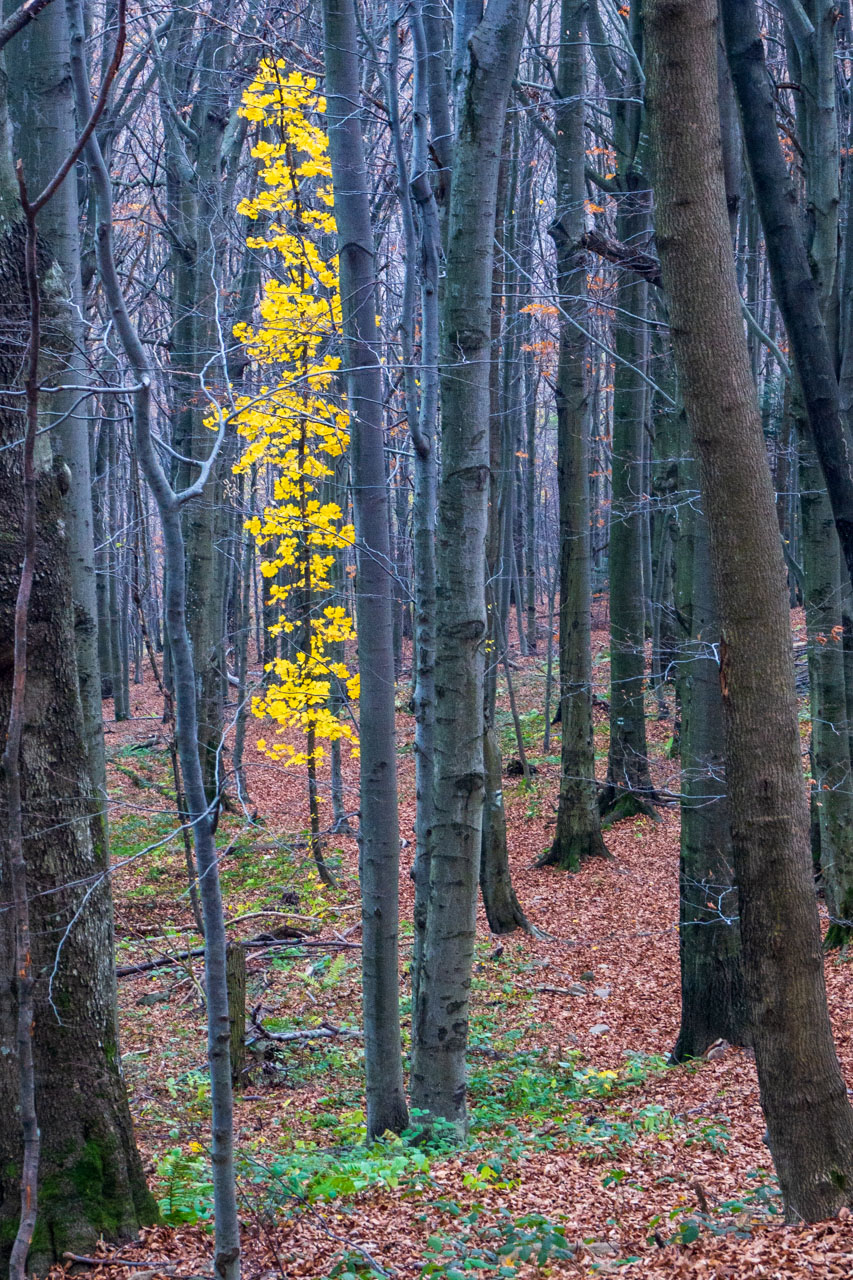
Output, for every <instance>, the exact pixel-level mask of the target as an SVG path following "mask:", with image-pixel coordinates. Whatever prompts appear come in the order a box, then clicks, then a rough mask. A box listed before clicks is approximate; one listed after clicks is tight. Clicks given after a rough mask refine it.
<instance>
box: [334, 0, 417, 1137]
mask: <svg viewBox="0 0 853 1280" xmlns="http://www.w3.org/2000/svg"><path fill="white" fill-rule="evenodd" d="M323 32H324V48H325V62H326V97H327V103H328V105H327V111H326V119H327V121H328V124H329V156H330V158H331V163H332V181H333V184H334V192H335V219H336V222H337V230H338V244H339V246H340V280H341V300H342V313H343V329H344V368H345V370H346V376H347V385H348V390H349V396H348V402H349V409H350V414H351V420H352V428H351V439H352V475H353V514H354V517H355V531H356V589H357V602H356V619H357V627H358V664H359V672H360V676H361V716H360V721H359V725H360V730H359V732H360V754H361V823H360V829H359V870H360V879H361V897H362V917H361V918H362V956H363V961H362V973H363V996H364V1056H365V1070H366V1074H367V1127H368V1131H369V1132H370V1134H372V1135H378V1134H381V1133H383V1132H384V1131H385V1130H386V1129H390V1130H392V1131H393V1132H395V1133H399V1132H400V1131H401V1129H403V1128H405V1126H406V1123H407V1121H408V1111H407V1108H406V1097H405V1091H404V1088H403V1062H402V1051H401V1041H400V997H399V973H398V915H399V901H398V876H399V860H400V832H399V825H398V817H397V761H396V751H395V740H394V649H393V625H392V615H391V611H392V579H393V572H392V571H393V566H392V564H391V559H390V548H389V541H388V491H387V488H386V484H385V460H384V453H383V434H382V401H383V394H382V372H381V366H380V363H379V348H378V334H377V326H376V306H375V297H376V276H375V268H374V249H373V230H372V227H371V223H370V205H369V199H368V181H367V168H366V164H365V155H364V139H363V136H362V122H361V115H360V113H359V110H358V107H359V56H358V43H357V35H356V17H355V9H354V4H353V0H323Z"/></svg>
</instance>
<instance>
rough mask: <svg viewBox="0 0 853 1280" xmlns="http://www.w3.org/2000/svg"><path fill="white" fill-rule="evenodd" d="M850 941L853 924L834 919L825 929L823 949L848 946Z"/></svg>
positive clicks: (852, 934)
mask: <svg viewBox="0 0 853 1280" xmlns="http://www.w3.org/2000/svg"><path fill="white" fill-rule="evenodd" d="M851 941H853V926H851V925H849V924H841V923H839V922H838V921H835V922H834V923H833V924H831V925H830V926H829V928H828V929H827V931H826V936H825V937H824V940H823V949H824V951H838V950H840V949H842V948H844V947H849V945H850V943H851Z"/></svg>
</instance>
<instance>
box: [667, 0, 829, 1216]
mask: <svg viewBox="0 0 853 1280" xmlns="http://www.w3.org/2000/svg"><path fill="white" fill-rule="evenodd" d="M646 30H647V38H648V48H649V60H648V84H647V95H648V96H647V101H648V106H649V113H650V122H651V133H652V138H653V153H654V163H655V194H656V200H657V211H656V227H657V235H658V248H659V251H660V257H661V267H662V271H663V279H664V285H665V288H666V290H667V294H668V296H669V299H670V319H671V326H672V338H673V347H674V352H675V358H676V364H677V367H678V370H679V375H680V380H681V386H682V391H683V395H684V400H685V407H686V410H687V415H688V418H689V420H690V423H691V427H692V431H693V438H694V444H695V448H696V452H697V455H698V459H699V465H700V475H701V484H702V494H703V502H704V504H705V509H706V514H707V517H708V524H709V534H710V547H711V561H712V566H713V573H714V585H715V589H716V593H717V601H718V605H719V610H720V630H721V644H720V656H721V663H720V682H721V690H722V697H723V705H724V718H725V740H726V765H727V777H728V779H729V798H730V804H731V812H732V848H733V853H734V863H735V876H736V880H737V885H738V891H739V896H740V912H741V936H742V944H743V963H744V975H745V979H746V988H747V997H748V1000H749V1008H750V1015H751V1023H752V1032H753V1043H754V1048H755V1058H756V1066H757V1069H758V1079H759V1087H760V1095H761V1105H762V1108H763V1110H764V1115H765V1118H766V1121H767V1131H768V1142H769V1145H770V1150H771V1152H772V1154H773V1158H774V1161H775V1164H776V1170H777V1174H778V1176H779V1181H780V1186H781V1188H782V1194H783V1197H784V1201H785V1207H786V1213H787V1215H788V1217H789V1218H791V1219H795V1218H802V1219H805V1220H806V1221H814V1220H816V1219H819V1218H822V1217H826V1216H828V1215H831V1214H833V1213H835V1212H837V1211H838V1209H839V1208H841V1207H842V1206H843V1205H845V1204H847V1203H848V1202H849V1201H850V1199H851V1194H853V1183H851V1177H853V1111H851V1108H850V1104H849V1102H848V1099H847V1094H846V1089H845V1085H844V1080H843V1078H842V1075H841V1070H840V1067H839V1064H838V1058H837V1056H836V1052H835V1046H834V1044H833V1040H832V1030H831V1027H830V1023H829V1016H828V1012H827V1007H826V989H825V983H824V973H823V959H822V954H821V946H820V928H819V920H818V913H817V904H816V902H815V897H814V893H813V887H812V877H811V860H810V856H809V849H808V812H807V806H806V802H805V793H804V788H803V781H802V765H801V758H800V738H799V732H798V725H797V703H796V690H795V685H794V671H793V655H792V645H791V632H790V620H789V614H788V598H787V589H786V581H785V565H784V560H783V557H782V551H781V547H780V545H779V537H778V529H777V524H776V518H775V510H774V495H773V488H772V484H771V480H770V472H769V467H768V463H767V455H766V450H765V446H764V439H763V435H762V431H761V420H760V416H759V414H758V408H757V405H756V402H755V389H754V385H753V381H752V374H751V370H750V366H749V359H748V353H747V350H746V342H745V338H744V333H743V325H742V320H741V317H740V299H739V293H738V288H737V281H736V277H735V270H734V263H733V261H732V255H731V244H730V238H729V226H728V218H727V212H726V204H725V192H724V186H723V175H722V154H721V147H720V117H719V109H718V103H717V79H716V4H715V3H714V0H698V2H697V0H693V2H689V0H650V3H649V4H648V8H647V28H646ZM735 78H736V79H737V77H735Z"/></svg>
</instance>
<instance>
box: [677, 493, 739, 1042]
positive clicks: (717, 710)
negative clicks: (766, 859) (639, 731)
mask: <svg viewBox="0 0 853 1280" xmlns="http://www.w3.org/2000/svg"><path fill="white" fill-rule="evenodd" d="M691 514H692V522H693V528H692V536H691V537H690V539H689V541H690V546H691V550H692V559H693V571H692V601H691V606H692V607H691V611H690V612H691V621H690V639H689V641H686V642H685V644H684V647H683V649H682V651H681V655H680V663H681V664H682V671H683V677H682V680H681V681H680V688H681V737H680V745H681V791H682V796H681V853H680V861H679V878H678V890H679V892H678V897H679V930H678V944H679V955H680V961H681V1026H680V1028H679V1032H678V1040H677V1041H676V1044H675V1048H674V1049H673V1051H672V1061H673V1062H683V1061H685V1060H686V1059H688V1058H698V1057H700V1056H701V1055H702V1054H703V1053H704V1052H705V1050H706V1049H707V1048H708V1046H709V1045H711V1044H713V1043H714V1041H715V1040H719V1039H723V1040H728V1042H729V1043H730V1044H748V1043H749V1031H748V1011H747V1007H746V995H745V991H744V983H743V969H742V965H741V947H740V925H739V921H738V915H739V912H738V895H737V889H736V887H735V884H734V859H733V854H732V828H731V814H730V807H729V801H728V794H727V786H726V761H725V743H724V731H723V703H722V698H721V696H720V669H719V664H718V661H717V653H718V651H719V643H720V623H719V615H718V612H717V604H716V599H715V596H714V585H713V582H712V579H711V560H710V555H709V547H708V522H707V520H706V519H705V516H704V513H703V512H701V511H695V512H693V513H691Z"/></svg>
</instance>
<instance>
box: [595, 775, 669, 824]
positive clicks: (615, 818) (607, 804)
mask: <svg viewBox="0 0 853 1280" xmlns="http://www.w3.org/2000/svg"><path fill="white" fill-rule="evenodd" d="M653 795H654V793H653V792H651V793H649V792H646V793H645V794H641V793H639V792H636V791H622V790H620V789H619V788H616V787H610V786H608V787H605V789H604V790H603V791H602V793H601V796H600V798H599V801H598V809H599V813H600V814H601V825H602V827H603V828H604V829H605V830H607V829H608V828H609V827H612V826H613V824H614V823H616V822H621V821H622V819H623V818H651V819H652V821H653V822H659V821H660V815H659V814H658V812H657V810H656V809H655V807H654V800H653V799H652V796H653Z"/></svg>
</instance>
